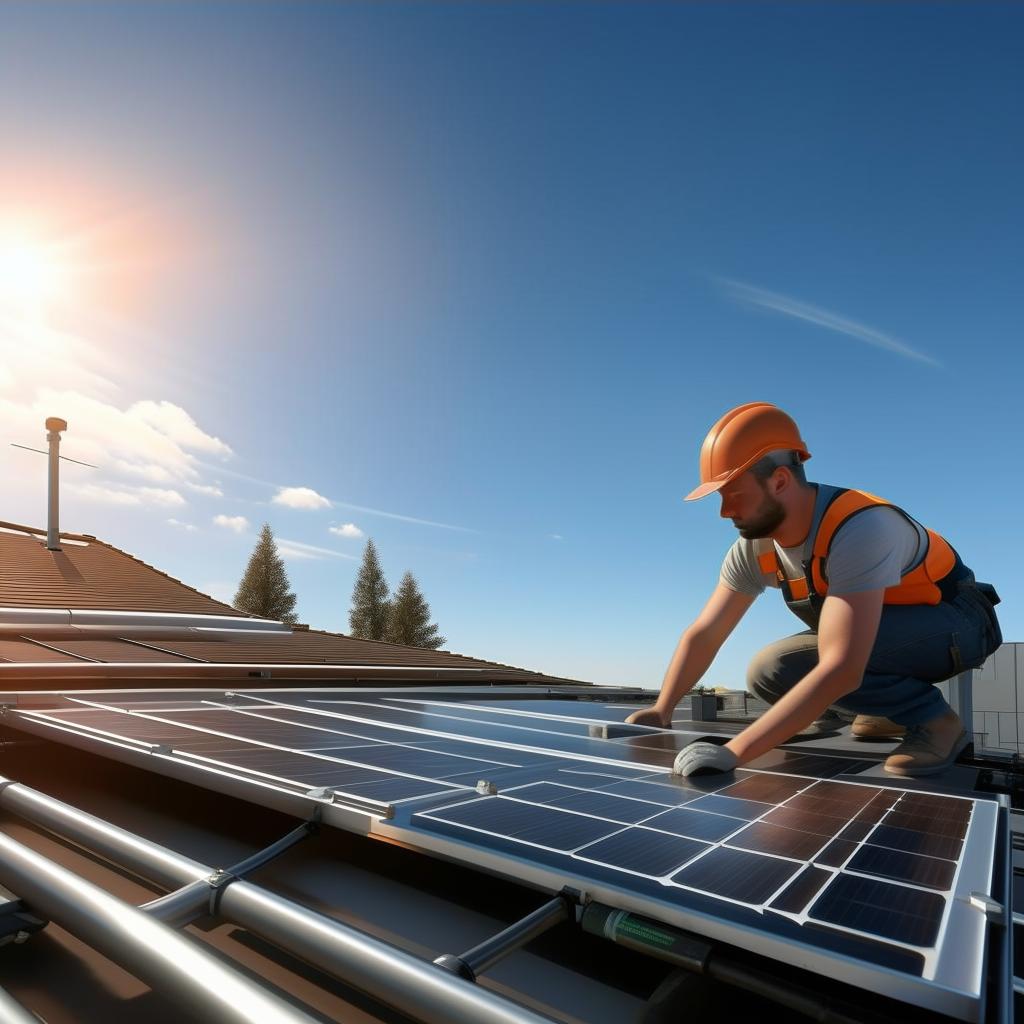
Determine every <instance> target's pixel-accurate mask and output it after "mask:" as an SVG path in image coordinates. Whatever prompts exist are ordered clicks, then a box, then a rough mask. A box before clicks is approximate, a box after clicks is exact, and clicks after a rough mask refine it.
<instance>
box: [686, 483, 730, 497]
mask: <svg viewBox="0 0 1024 1024" xmlns="http://www.w3.org/2000/svg"><path fill="white" fill-rule="evenodd" d="M728 482H729V479H728V478H727V479H725V480H709V481H708V482H707V483H706V484H701V485H700V486H699V487H695V488H694V489H693V490H692V491H690V493H689V494H688V495H687V496H686V497H685V498H683V501H696V500H697V499H698V498H706V497H707V496H708V495H709V494H714V493H715V491H720V490H721V489H722V488H723V487H724V486H725V485H726V484H727V483H728Z"/></svg>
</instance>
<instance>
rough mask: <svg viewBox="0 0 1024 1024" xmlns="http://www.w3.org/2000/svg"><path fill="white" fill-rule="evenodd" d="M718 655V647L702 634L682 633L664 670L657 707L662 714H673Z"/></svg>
mask: <svg viewBox="0 0 1024 1024" xmlns="http://www.w3.org/2000/svg"><path fill="white" fill-rule="evenodd" d="M717 653H718V645H717V644H715V643H713V642H712V641H711V640H709V639H707V638H706V637H704V636H702V635H701V634H700V633H697V632H695V631H694V632H691V631H690V630H687V631H686V632H685V633H683V635H682V637H681V638H680V640H679V644H678V645H677V646H676V650H675V654H673V655H672V660H671V661H670V662H669V666H668V669H667V670H666V671H665V678H664V680H663V681H662V684H661V692H660V693H659V694H658V699H657V701H656V702H655V705H654V706H655V707H656V708H657V709H658V710H659V711H660V712H662V714H664V715H670V714H671V713H672V711H673V710H674V709H675V706H676V705H677V704H678V703H679V701H680V700H682V698H683V697H685V696H686V694H688V693H689V692H690V691H691V690H692V689H693V688H694V687H695V686H696V685H697V683H698V682H699V681H700V680H701V678H702V677H703V675H704V673H705V672H707V670H708V666H709V665H710V664H711V662H712V661H713V660H714V657H715V655H716V654H717Z"/></svg>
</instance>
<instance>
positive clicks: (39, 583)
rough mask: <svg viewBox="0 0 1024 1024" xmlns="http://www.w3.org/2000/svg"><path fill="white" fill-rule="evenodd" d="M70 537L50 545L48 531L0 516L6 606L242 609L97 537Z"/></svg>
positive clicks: (0, 595)
mask: <svg viewBox="0 0 1024 1024" xmlns="http://www.w3.org/2000/svg"><path fill="white" fill-rule="evenodd" d="M12 530H17V531H21V532H18V533H13V532H11V531H12ZM65 539H66V540H69V541H71V542H72V543H68V544H63V546H62V550H60V551H49V550H48V549H47V547H46V534H45V532H40V531H35V530H32V528H31V527H27V526H16V525H14V524H13V523H3V522H0V608H102V609H110V610H114V609H116V610H118V611H129V610H130V611H140V612H177V613H184V614H192V615H238V614H239V613H238V612H237V611H235V609H234V608H232V607H231V606H230V605H227V604H224V603H223V602H221V601H215V600H214V599H213V598H212V597H207V595H206V594H201V593H199V591H198V590H193V589H192V588H191V587H189V586H186V585H185V584H184V583H182V582H180V581H179V580H176V579H174V578H173V577H172V576H168V575H167V574H166V573H162V572H160V570H159V569H154V568H153V567H152V566H151V565H147V564H146V563H145V562H142V561H140V560H139V559H137V558H134V557H132V556H131V555H129V554H127V553H126V552H124V551H121V550H119V549H118V548H115V547H111V545H109V544H104V543H103V541H101V540H96V538H95V537H87V536H82V535H78V534H71V533H62V534H61V540H62V541H64V540H65Z"/></svg>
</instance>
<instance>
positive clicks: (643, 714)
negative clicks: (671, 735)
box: [626, 707, 672, 729]
mask: <svg viewBox="0 0 1024 1024" xmlns="http://www.w3.org/2000/svg"><path fill="white" fill-rule="evenodd" d="M671 724H672V722H671V721H668V722H666V721H665V719H664V718H663V717H662V715H661V712H660V711H658V710H657V708H653V707H650V708H641V709H640V710H639V711H634V712H633V714H631V715H630V716H629V718H627V719H626V725H653V726H655V727H656V728H658V729H667V728H669V726H670V725H671Z"/></svg>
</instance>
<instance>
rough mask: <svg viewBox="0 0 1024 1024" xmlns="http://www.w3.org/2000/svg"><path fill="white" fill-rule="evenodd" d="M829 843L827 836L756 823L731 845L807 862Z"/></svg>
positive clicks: (731, 841)
mask: <svg viewBox="0 0 1024 1024" xmlns="http://www.w3.org/2000/svg"><path fill="white" fill-rule="evenodd" d="M828 841H829V840H828V837H827V836H817V835H815V834H814V833H813V832H801V831H800V830H798V829H795V828H784V827H783V826H781V825H769V824H768V822H766V821H755V822H754V824H753V825H750V826H748V827H747V828H745V829H744V830H743V831H742V832H739V833H737V834H736V835H734V836H732V837H731V838H730V840H729V845H730V846H738V847H740V848H742V849H744V850H754V851H755V852H757V853H773V854H775V855H776V856H777V857H790V858H792V859H793V860H807V859H808V858H810V857H813V856H814V855H815V854H816V853H817V852H818V851H819V850H820V849H821V848H822V847H823V846H824V845H825V844H826V843H827V842H828Z"/></svg>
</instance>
